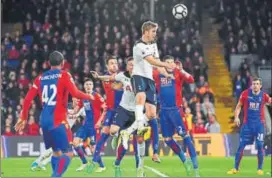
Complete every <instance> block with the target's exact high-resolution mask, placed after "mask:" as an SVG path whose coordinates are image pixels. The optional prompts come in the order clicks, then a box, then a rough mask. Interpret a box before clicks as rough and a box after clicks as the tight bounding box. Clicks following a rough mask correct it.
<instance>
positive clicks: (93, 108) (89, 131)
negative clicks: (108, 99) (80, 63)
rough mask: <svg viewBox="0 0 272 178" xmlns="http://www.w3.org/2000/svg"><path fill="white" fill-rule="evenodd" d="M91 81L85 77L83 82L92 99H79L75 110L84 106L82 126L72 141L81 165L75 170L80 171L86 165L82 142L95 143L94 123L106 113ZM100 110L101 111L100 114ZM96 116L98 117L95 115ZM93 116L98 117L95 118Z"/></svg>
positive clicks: (101, 168)
mask: <svg viewBox="0 0 272 178" xmlns="http://www.w3.org/2000/svg"><path fill="white" fill-rule="evenodd" d="M93 86H94V84H93V81H92V80H91V79H86V80H85V82H84V89H85V92H86V93H87V94H92V95H93V96H94V100H93V101H89V100H81V101H80V102H79V105H78V107H77V111H79V110H80V109H83V108H84V111H85V120H84V121H83V124H82V126H81V127H80V128H79V129H78V130H77V132H76V136H75V138H74V141H73V146H74V149H75V150H76V152H77V154H78V155H79V157H80V159H81V162H82V165H81V166H80V167H79V168H77V169H76V171H82V170H84V169H85V168H86V167H87V159H86V157H85V154H84V148H83V145H82V142H83V141H84V140H88V142H89V144H90V145H91V146H94V145H95V144H96V130H95V124H97V122H99V123H101V122H102V120H103V118H104V117H105V114H106V103H105V102H104V99H103V98H102V97H101V96H100V94H98V93H97V92H94V91H93ZM101 110H103V113H102V114H101ZM77 111H75V112H76V113H77ZM97 116H98V117H97ZM95 118H99V120H96V119H95ZM102 166H103V165H102ZM98 170H100V171H99V172H101V171H103V170H105V167H104V166H103V167H100V169H98Z"/></svg>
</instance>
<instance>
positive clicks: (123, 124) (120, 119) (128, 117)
mask: <svg viewBox="0 0 272 178" xmlns="http://www.w3.org/2000/svg"><path fill="white" fill-rule="evenodd" d="M134 121H135V113H134V112H133V111H128V110H126V109H125V108H123V107H122V106H119V107H118V108H117V109H116V113H115V115H114V118H113V122H112V124H113V125H117V126H119V127H120V130H122V129H126V128H128V127H130V126H131V124H132V123H133V122H134Z"/></svg>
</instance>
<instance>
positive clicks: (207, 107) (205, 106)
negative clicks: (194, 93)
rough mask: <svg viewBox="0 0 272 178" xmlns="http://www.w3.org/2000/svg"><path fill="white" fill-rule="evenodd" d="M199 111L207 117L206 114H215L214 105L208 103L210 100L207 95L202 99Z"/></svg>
mask: <svg viewBox="0 0 272 178" xmlns="http://www.w3.org/2000/svg"><path fill="white" fill-rule="evenodd" d="M201 111H202V112H203V114H204V115H205V116H206V117H207V116H208V113H213V114H215V109H214V105H213V103H212V102H210V98H209V96H208V95H206V96H205V97H204V101H203V103H202V106H201Z"/></svg>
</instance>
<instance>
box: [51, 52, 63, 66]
mask: <svg viewBox="0 0 272 178" xmlns="http://www.w3.org/2000/svg"><path fill="white" fill-rule="evenodd" d="M49 63H50V66H51V67H60V68H62V66H63V64H64V57H63V55H62V53H61V52H59V51H54V52H52V53H51V54H50V55H49Z"/></svg>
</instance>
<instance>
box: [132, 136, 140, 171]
mask: <svg viewBox="0 0 272 178" xmlns="http://www.w3.org/2000/svg"><path fill="white" fill-rule="evenodd" d="M133 150H134V154H135V162H136V168H138V167H139V155H138V149H137V139H136V135H134V136H133Z"/></svg>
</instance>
